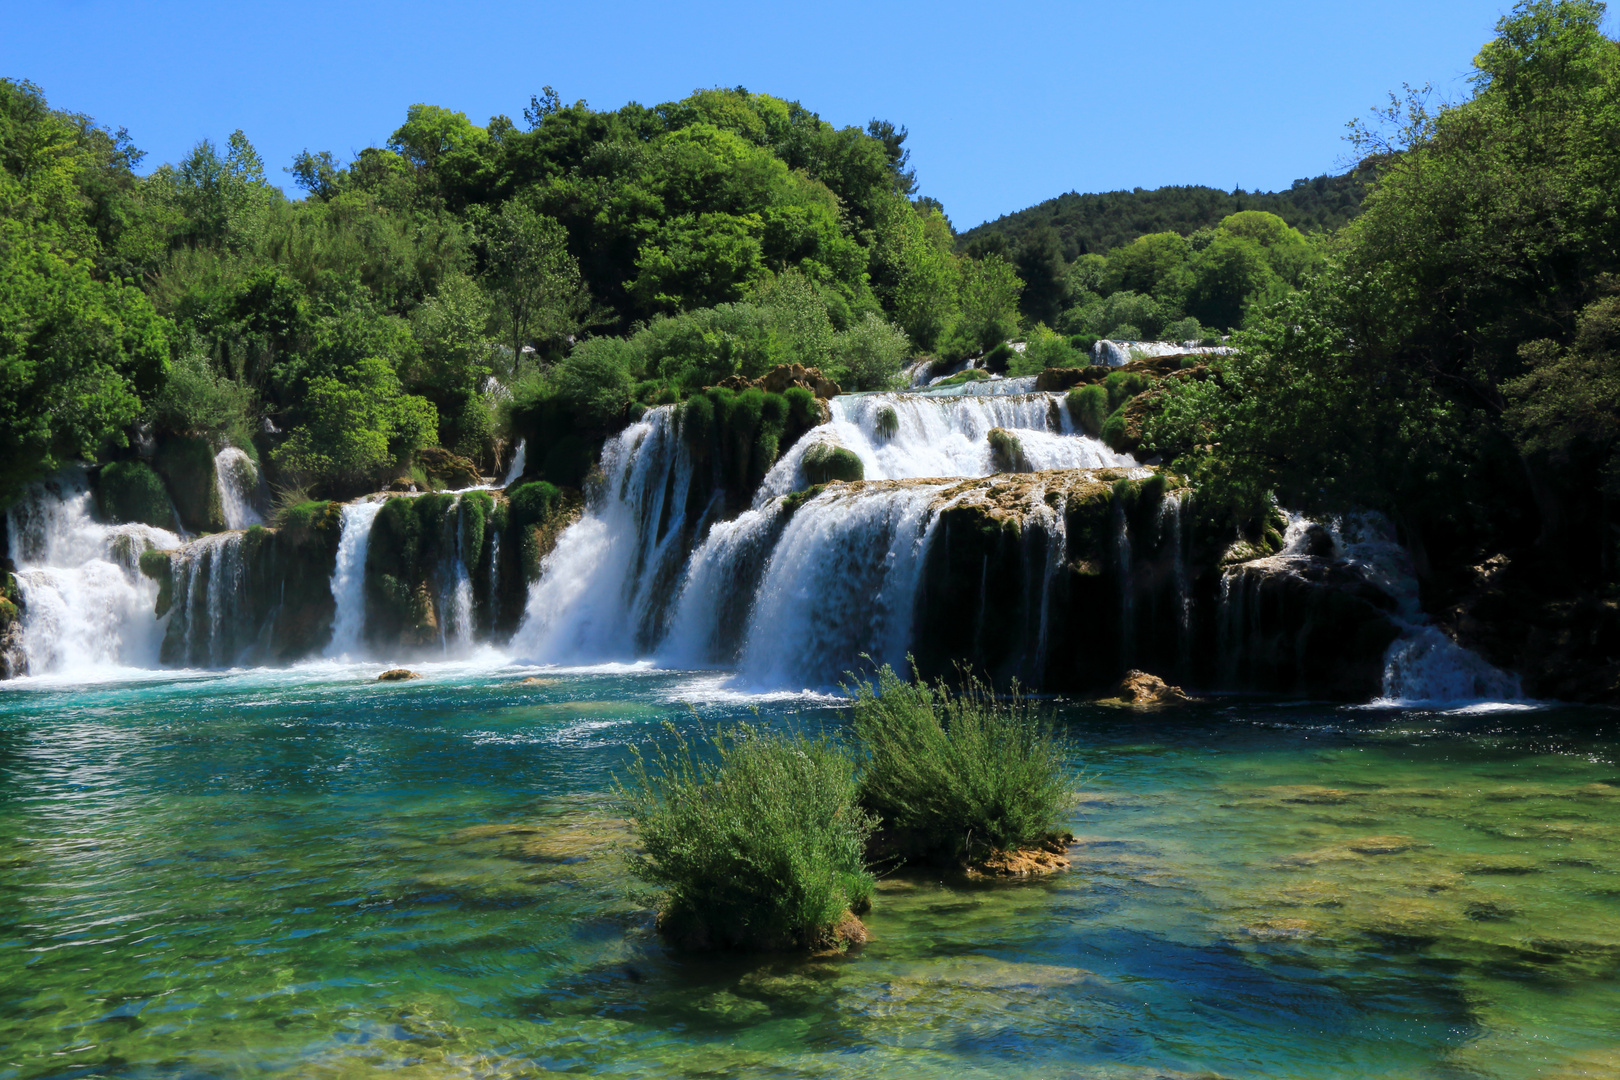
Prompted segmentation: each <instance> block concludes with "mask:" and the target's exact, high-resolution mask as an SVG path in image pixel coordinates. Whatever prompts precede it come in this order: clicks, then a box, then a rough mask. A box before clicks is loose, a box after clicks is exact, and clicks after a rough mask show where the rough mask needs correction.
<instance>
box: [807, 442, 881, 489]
mask: <svg viewBox="0 0 1620 1080" xmlns="http://www.w3.org/2000/svg"><path fill="white" fill-rule="evenodd" d="M799 461H800V466H801V467H802V468H803V469H804V475H805V478H806V479H807V480H809V481H810V483H812V484H828V483H831V482H832V481H834V480H850V481H854V480H863V479H865V477H866V466H865V465H863V464H862V463H861V458H860V455H859V454H857V453H855V451H853V450H849V449H846V448H845V447H842V446H838V445H835V444H833V443H825V442H818V443H816V444H815V445H813V446H810V447H807V448H806V449H805V452H804V456H803V457H802V458H800V459H799Z"/></svg>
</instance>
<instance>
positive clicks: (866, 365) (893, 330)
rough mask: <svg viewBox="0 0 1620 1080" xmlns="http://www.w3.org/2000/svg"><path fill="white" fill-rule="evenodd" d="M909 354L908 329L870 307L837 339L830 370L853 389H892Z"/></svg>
mask: <svg viewBox="0 0 1620 1080" xmlns="http://www.w3.org/2000/svg"><path fill="white" fill-rule="evenodd" d="M910 355H911V342H910V341H908V340H906V332H905V331H904V330H902V329H900V328H899V327H898V326H895V325H894V324H893V323H890V322H889V321H888V320H887V319H885V318H884V317H883V316H881V315H879V314H877V313H876V312H871V311H869V312H867V313H866V315H865V316H863V317H862V319H861V320H860V321H859V322H857V323H856V324H855V325H853V326H851V327H850V328H849V329H848V330H845V331H844V332H843V333H841V334H839V335H838V336H837V338H836V339H835V340H834V342H833V359H832V360H831V361H830V362H829V364H828V371H827V373H828V374H829V375H831V376H832V377H833V378H835V379H837V380H838V381H839V382H840V383H843V384H845V385H846V386H847V388H849V389H852V390H890V389H893V388H894V387H895V386H897V385H899V383H900V371H901V369H902V368H903V367H905V364H906V358H907V357H908V356H910Z"/></svg>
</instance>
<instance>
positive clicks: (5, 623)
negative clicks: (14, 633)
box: [0, 596, 22, 630]
mask: <svg viewBox="0 0 1620 1080" xmlns="http://www.w3.org/2000/svg"><path fill="white" fill-rule="evenodd" d="M21 619H22V609H21V608H19V607H18V606H17V605H16V604H14V603H12V602H11V601H10V600H7V599H6V598H5V597H3V596H0V630H7V629H10V628H11V626H12V624H14V623H16V622H18V621H19V620H21Z"/></svg>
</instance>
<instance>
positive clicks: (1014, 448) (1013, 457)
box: [987, 427, 1029, 472]
mask: <svg viewBox="0 0 1620 1080" xmlns="http://www.w3.org/2000/svg"><path fill="white" fill-rule="evenodd" d="M987 438H988V440H989V442H990V461H991V463H992V464H993V465H994V466H995V467H996V471H997V472H1028V471H1029V462H1028V461H1027V460H1025V458H1024V444H1023V443H1021V442H1019V441H1018V436H1017V435H1014V434H1013V433H1012V432H1010V431H1008V430H1007V429H1006V428H1000V427H998V428H991V429H990V434H989V435H988V436H987Z"/></svg>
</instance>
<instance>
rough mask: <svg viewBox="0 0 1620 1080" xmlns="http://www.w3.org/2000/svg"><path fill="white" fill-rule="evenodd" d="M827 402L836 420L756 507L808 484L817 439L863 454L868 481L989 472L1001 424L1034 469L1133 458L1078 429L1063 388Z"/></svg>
mask: <svg viewBox="0 0 1620 1080" xmlns="http://www.w3.org/2000/svg"><path fill="white" fill-rule="evenodd" d="M829 404H830V408H831V411H832V421H831V422H830V423H827V424H823V425H822V426H820V427H818V428H816V429H814V430H813V431H811V432H810V433H809V434H808V435H806V436H805V437H804V438H802V439H800V440H799V441H798V442H797V443H796V444H794V446H793V447H792V448H790V449H789V450H788V452H787V453H786V454H784V455H783V456H782V459H781V460H780V461H778V462H777V463H776V465H775V466H774V467H772V469H771V471H770V472H769V473H768V474H767V475H766V477H765V480H764V481H763V482H762V483H761V484H760V487H759V491H758V493H757V494H756V495H755V497H754V508H755V509H759V508H761V507H762V506H764V504H765V503H766V502H768V501H769V500H770V499H772V498H774V497H775V496H777V495H785V494H787V493H788V492H790V491H798V490H802V489H803V488H805V487H807V486H808V481H807V479H806V478H805V476H804V471H803V468H802V465H801V463H802V460H803V458H804V454H805V451H806V450H807V449H809V448H810V447H811V446H812V445H815V444H816V443H818V442H830V443H835V444H837V445H839V446H843V447H844V448H846V449H848V450H850V451H852V452H854V453H855V454H856V455H858V456H859V457H860V459H861V464H862V466H863V467H864V469H865V478H866V479H868V480H913V479H925V478H936V477H966V476H989V475H990V474H991V473H993V472H995V471H996V468H995V465H994V463H993V461H992V459H991V454H990V444H989V442H988V441H987V438H986V437H987V436H988V435H989V434H990V429H992V428H998V427H1000V428H1008V429H1011V430H1015V431H1017V433H1018V437H1019V441H1020V442H1021V443H1022V444H1023V448H1024V456H1025V458H1026V460H1028V461H1029V463H1030V465H1031V466H1032V467H1033V468H1036V469H1102V468H1129V467H1131V466H1134V465H1135V464H1136V461H1135V459H1134V458H1132V457H1131V456H1130V455H1129V454H1116V453H1114V452H1113V451H1112V450H1110V449H1109V448H1108V446H1107V444H1105V443H1103V442H1101V441H1100V440H1097V439H1093V438H1090V437H1088V436H1086V435H1082V434H1079V433H1078V432H1076V430H1075V428H1074V424H1073V421H1072V419H1071V418H1070V417H1069V413H1068V410H1067V409H1066V408H1065V407H1064V406H1063V396H1062V395H1061V394H1014V395H1008V396H962V397H948V398H941V397H933V396H929V395H925V394H852V395H844V396H841V397H836V398H834V399H833V400H832V401H831V402H830V403H829ZM891 411H892V413H893V423H894V429H893V431H892V433H889V434H885V433H884V427H883V425H882V422H881V421H882V420H883V419H886V418H887V414H888V413H889V412H891Z"/></svg>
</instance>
